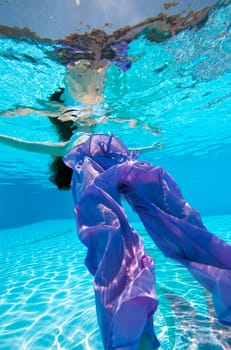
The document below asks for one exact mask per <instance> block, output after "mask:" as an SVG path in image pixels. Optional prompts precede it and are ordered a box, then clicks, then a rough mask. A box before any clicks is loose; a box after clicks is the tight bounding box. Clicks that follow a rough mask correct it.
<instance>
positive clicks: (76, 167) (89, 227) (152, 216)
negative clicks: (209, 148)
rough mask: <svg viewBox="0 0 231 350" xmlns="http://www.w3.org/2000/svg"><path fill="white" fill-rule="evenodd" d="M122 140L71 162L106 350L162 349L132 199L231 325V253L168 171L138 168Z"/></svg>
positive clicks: (81, 149)
mask: <svg viewBox="0 0 231 350" xmlns="http://www.w3.org/2000/svg"><path fill="white" fill-rule="evenodd" d="M137 156H138V153H137V152H131V153H130V154H129V152H128V150H127V148H126V146H125V145H124V144H123V143H122V142H121V141H120V140H119V139H118V138H116V137H114V136H111V135H104V134H95V135H91V136H89V138H88V139H87V140H86V141H85V142H83V143H82V144H80V145H78V146H77V147H75V148H74V149H73V150H72V151H71V152H70V153H69V154H68V155H67V156H65V157H64V161H65V163H66V165H67V166H69V167H71V168H72V169H73V183H72V190H73V197H74V202H75V213H76V221H77V229H78V235H79V238H80V240H81V241H82V242H83V244H85V245H86V246H87V248H88V252H87V256H86V260H85V263H86V266H87V268H88V270H89V271H90V273H91V274H92V275H94V290H95V300H96V310H97V317H98V323H99V327H100V330H101V335H102V339H103V344H104V348H105V349H110V350H111V349H117V350H119V349H121V350H122V349H126V350H128V349H129V350H133V349H137V348H138V344H139V342H140V339H141V336H142V334H146V335H148V336H149V337H150V339H151V341H152V345H153V349H154V348H157V347H158V346H159V342H158V340H157V338H156V336H155V333H154V328H153V319H152V316H153V314H154V312H155V310H156V308H157V304H158V302H157V297H156V293H155V280H154V270H153V266H154V263H153V259H152V258H151V257H150V256H149V255H147V254H145V252H144V247H143V244H142V242H141V239H140V237H139V235H138V233H137V232H136V231H135V230H134V229H133V228H132V227H131V225H130V224H129V223H128V220H127V217H126V214H125V212H124V209H123V207H122V205H121V198H125V199H126V200H127V201H128V203H129V204H130V205H131V206H132V208H133V209H134V211H135V212H136V213H138V215H139V217H140V219H141V220H142V222H143V224H144V226H145V228H146V230H147V232H148V233H149V235H150V236H151V238H152V239H153V241H154V242H155V244H156V245H157V246H158V247H159V249H160V250H161V251H162V252H163V253H164V254H165V256H167V257H169V258H172V259H174V260H176V261H178V262H180V263H182V264H183V265H184V266H185V267H187V268H188V269H189V271H190V272H191V273H192V275H193V276H194V277H195V278H196V279H197V280H198V281H199V282H200V283H201V284H202V285H203V286H204V287H205V288H207V289H208V290H209V291H210V292H211V293H212V296H213V301H214V307H215V310H216V313H217V317H218V319H219V320H220V322H223V323H225V324H230V325H231V297H230V292H231V246H230V245H228V244H227V243H225V242H224V241H222V240H221V239H219V238H218V237H216V236H215V235H213V234H212V233H210V232H208V230H207V229H206V228H205V227H204V225H203V223H202V221H201V219H200V215H199V213H198V212H197V211H196V210H195V209H193V208H192V207H191V206H190V205H189V204H188V203H187V202H186V201H185V200H184V198H183V197H182V194H181V191H180V189H179V187H178V186H177V184H176V183H175V182H174V180H173V179H172V177H171V176H170V175H169V174H168V173H167V172H166V171H165V170H164V169H163V168H161V167H159V166H153V165H151V164H149V163H147V162H140V161H137V160H136V158H137Z"/></svg>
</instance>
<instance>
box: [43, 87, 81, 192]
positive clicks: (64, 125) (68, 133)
mask: <svg viewBox="0 0 231 350" xmlns="http://www.w3.org/2000/svg"><path fill="white" fill-rule="evenodd" d="M63 92H64V89H63V88H60V89H59V91H57V92H54V93H53V94H52V95H51V96H50V101H57V102H61V103H62V102H63V101H62V100H61V95H62V94H63ZM49 119H50V121H51V123H52V124H54V126H55V128H56V131H57V133H58V135H59V140H60V141H68V140H70V138H71V137H72V134H73V131H74V130H76V129H77V126H74V122H73V121H72V120H68V121H65V122H63V121H60V120H59V119H58V118H52V117H49ZM49 168H50V171H51V176H50V177H49V180H50V181H51V182H52V183H53V184H55V185H56V186H57V187H58V189H59V190H68V189H70V187H71V178H72V173H73V170H72V169H71V168H69V167H68V166H66V164H65V163H64V162H63V159H62V157H54V158H53V161H52V162H51V164H50V166H49Z"/></svg>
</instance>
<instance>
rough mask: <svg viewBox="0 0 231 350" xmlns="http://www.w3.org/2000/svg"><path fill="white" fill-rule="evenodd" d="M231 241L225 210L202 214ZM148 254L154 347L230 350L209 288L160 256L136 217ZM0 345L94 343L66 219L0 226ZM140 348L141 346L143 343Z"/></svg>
mask: <svg viewBox="0 0 231 350" xmlns="http://www.w3.org/2000/svg"><path fill="white" fill-rule="evenodd" d="M203 221H204V223H205V225H206V226H207V227H208V229H209V230H210V231H211V232H214V233H216V234H217V235H219V236H220V237H221V238H223V239H225V240H226V241H227V242H229V243H231V215H230V216H229V215H226V216H213V217H207V218H204V220H203ZM134 227H135V228H136V230H137V231H138V232H139V233H140V234H141V236H142V238H143V240H144V244H145V247H146V251H147V252H148V253H149V254H151V255H152V256H153V257H154V260H155V272H156V283H157V285H156V288H157V294H158V297H159V308H158V311H157V312H156V314H155V317H154V323H155V331H156V334H157V336H158V339H159V340H160V342H161V349H164V350H173V349H175V350H183V349H190V350H194V349H195V350H196V349H201V350H202V349H203V350H205V349H208V350H211V349H216V350H218V349H230V348H231V328H230V327H226V326H224V325H221V324H219V322H218V321H217V320H216V317H215V314H214V311H213V307H212V301H211V298H210V295H209V294H208V293H207V292H205V290H204V289H203V288H202V287H201V286H200V285H199V284H198V283H197V282H196V281H195V280H194V279H193V278H192V277H191V275H190V274H189V273H188V272H187V270H186V269H185V268H183V267H182V266H180V265H179V264H177V263H175V262H173V261H171V260H170V259H167V258H165V257H164V256H163V255H162V254H161V253H160V252H159V251H158V249H157V248H156V247H155V245H154V244H153V243H152V241H151V240H150V238H149V237H148V235H147V234H146V233H145V231H144V229H143V227H142V226H141V224H140V223H138V222H134ZM0 242H1V250H0V256H1V259H0V286H1V292H0V293H1V294H0V295H1V298H0V349H2V350H14V349H15V350H16V349H17V350H19V349H20V350H42V349H49V350H56V349H62V350H64V349H65V350H77V349H78V350H80V349H84V350H88V349H91V350H101V349H103V347H102V344H101V339H100V334H99V330H98V327H97V321H96V313H95V306H94V293H93V277H92V276H91V275H90V274H89V273H88V272H87V271H86V268H85V266H84V258H85V253H86V250H85V247H84V246H83V245H82V244H81V243H80V242H79V241H78V238H77V236H76V228H75V222H74V221H73V220H56V221H44V222H39V223H36V224H33V225H29V226H24V227H19V228H17V229H10V230H2V231H0ZM144 350H145V349H144Z"/></svg>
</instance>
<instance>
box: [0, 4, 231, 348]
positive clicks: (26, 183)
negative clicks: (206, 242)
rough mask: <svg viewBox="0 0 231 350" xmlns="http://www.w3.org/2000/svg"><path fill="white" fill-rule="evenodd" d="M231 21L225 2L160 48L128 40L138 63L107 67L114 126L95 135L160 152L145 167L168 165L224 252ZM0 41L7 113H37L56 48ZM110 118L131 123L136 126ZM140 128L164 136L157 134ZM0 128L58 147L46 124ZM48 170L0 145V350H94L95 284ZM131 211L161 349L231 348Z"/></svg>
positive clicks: (16, 121) (226, 332) (199, 292)
mask: <svg viewBox="0 0 231 350" xmlns="http://www.w3.org/2000/svg"><path fill="white" fill-rule="evenodd" d="M230 12H231V7H230V5H227V6H225V7H221V8H219V9H217V10H214V11H211V14H210V16H209V19H208V21H207V22H206V23H205V24H204V25H203V26H202V27H201V28H200V29H198V28H191V29H188V30H185V31H182V32H181V33H179V34H178V35H176V36H175V37H172V38H170V39H168V40H166V41H165V42H163V43H159V44H157V43H153V42H152V43H151V42H149V41H148V40H147V39H146V38H145V37H142V36H141V37H140V38H138V39H137V40H134V41H133V42H132V43H131V44H130V45H129V55H131V56H134V57H135V56H137V55H138V56H140V58H139V60H137V61H135V62H133V64H132V67H131V69H130V70H129V71H128V72H122V71H121V70H119V69H118V67H115V66H111V67H109V68H108V71H107V81H106V85H105V91H104V93H105V100H104V101H103V105H102V106H100V108H101V107H102V108H106V109H108V110H112V112H111V120H110V121H109V122H108V123H107V124H99V125H98V126H97V130H96V131H97V132H108V131H111V132H113V133H115V134H116V135H118V136H119V137H121V138H122V139H123V141H125V142H126V143H127V144H128V146H130V147H140V146H141V145H148V144H150V143H152V142H158V143H159V144H163V148H161V149H158V150H154V151H152V152H150V153H148V154H146V155H145V156H144V158H145V159H146V160H148V161H150V162H152V163H155V164H160V165H162V166H164V167H165V168H166V169H167V170H168V171H169V172H170V173H171V174H172V175H173V176H174V178H175V179H176V180H177V182H178V184H179V185H180V187H181V188H182V190H183V194H184V196H185V197H186V199H187V200H188V201H189V202H190V204H192V205H193V206H194V207H195V208H197V209H198V210H199V211H200V213H201V215H202V217H203V222H204V224H205V225H206V227H207V228H208V229H209V230H210V231H211V232H213V233H215V234H216V235H218V236H219V237H221V238H222V239H223V240H225V241H226V242H228V243H230V244H231V205H230V196H231V186H230V175H231V132H230V130H231V112H230V111H231V93H230V91H231V90H230V81H231V69H230V68H231V60H230V55H231V38H230V14H231V13H230ZM0 43H1V46H0V53H1V55H0V74H1V81H0V89H1V98H0V110H1V111H2V113H3V112H4V111H6V110H10V109H11V110H12V111H13V110H14V109H15V108H16V107H17V106H33V107H38V105H39V101H41V100H46V99H47V96H49V95H50V94H51V93H52V92H53V91H55V90H57V89H58V88H59V87H60V85H62V81H63V76H64V67H62V66H60V65H59V64H58V63H57V62H55V61H52V60H50V58H49V57H48V56H47V52H48V51H51V50H52V45H50V44H44V43H38V42H34V41H31V40H29V41H28V40H25V41H22V40H21V41H18V40H14V39H12V38H0ZM32 58H33V59H32ZM114 118H115V119H116V118H120V119H121V120H122V121H123V118H124V119H125V120H127V119H136V120H137V125H136V127H135V128H129V124H128V123H127V122H126V121H124V123H116V122H114V121H113V119H114ZM147 124H148V125H149V126H151V127H152V129H153V130H158V131H159V132H157V133H156V135H155V136H153V135H152V134H151V133H150V132H149V130H148V129H147V128H146V125H147ZM0 130H1V131H0V133H4V134H8V135H11V136H15V137H21V138H23V139H27V140H35V141H47V140H50V141H56V140H57V135H56V133H55V130H54V128H53V127H52V125H51V124H50V122H49V120H48V118H46V117H42V116H39V115H37V114H31V115H29V116H23V117H22V116H17V115H16V116H13V117H0ZM49 162H50V158H49V157H47V156H42V155H41V156H37V155H35V154H28V153H25V152H23V151H19V150H14V149H10V148H7V147H6V146H3V145H0V168H1V172H0V183H1V187H0V349H2V350H18V349H20V350H43V349H51V350H56V349H57V350H58V349H62V350H64V349H65V350H81V349H83V350H88V349H90V350H101V349H102V343H101V339H100V334H99V330H98V326H97V321H96V313H95V306H94V294H93V278H92V276H91V275H90V274H89V273H88V272H87V271H86V268H85V266H84V258H85V254H86V250H85V247H83V245H81V243H80V242H79V241H78V238H77V234H76V227H75V222H74V215H73V210H72V199H71V194H70V193H69V192H68V193H66V192H65V193H62V192H58V191H57V190H56V189H55V188H54V187H53V186H52V184H51V183H50V182H49V181H48V176H49V174H48V173H49V172H48V164H49ZM127 211H128V216H129V219H130V221H131V222H132V225H133V226H134V227H135V228H136V230H137V231H138V232H139V234H140V235H141V237H142V239H143V241H144V245H145V247H146V251H147V252H148V253H149V254H151V255H152V256H153V258H154V261H155V273H156V283H157V286H156V288H157V293H158V298H159V308H158V311H157V312H156V314H155V317H154V323H155V331H156V334H157V336H158V339H159V340H160V342H161V349H163V350H173V349H175V350H183V349H190V350H194V349H195V350H197V349H201V350H202V349H203V350H205V349H207V350H210V349H216V350H218V349H219V350H220V349H230V348H231V329H230V327H227V326H224V325H221V324H219V322H218V321H217V320H216V317H215V314H214V311H213V307H212V302H211V298H210V295H209V294H208V293H207V292H206V291H205V290H204V289H203V288H202V287H201V286H200V285H199V284H198V283H197V282H196V281H195V280H194V279H193V278H192V277H191V275H190V274H189V273H188V272H187V271H186V270H185V269H184V268H183V267H182V266H180V265H178V264H177V263H175V262H173V261H171V260H169V259H167V258H165V257H164V256H163V255H162V254H161V253H160V252H159V250H158V249H157V248H156V246H155V245H154V244H153V243H152V241H151V240H150V238H149V237H148V235H147V233H146V232H145V230H144V228H143V226H142V225H141V224H140V222H139V221H137V217H136V216H135V215H134V214H133V213H132V212H131V211H130V210H129V208H127ZM144 350H145V349H144Z"/></svg>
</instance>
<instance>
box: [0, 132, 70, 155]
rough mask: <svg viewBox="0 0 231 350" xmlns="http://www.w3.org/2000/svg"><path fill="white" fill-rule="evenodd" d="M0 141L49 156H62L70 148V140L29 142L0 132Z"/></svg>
mask: <svg viewBox="0 0 231 350" xmlns="http://www.w3.org/2000/svg"><path fill="white" fill-rule="evenodd" d="M0 143H2V144H4V145H7V146H10V147H14V148H17V149H21V150H23V151H28V152H35V153H45V154H49V155H51V156H57V157H63V156H64V155H65V154H66V153H67V152H68V151H69V150H70V148H71V145H70V142H69V141H67V142H57V143H51V142H30V141H25V140H22V139H18V138H15V137H11V136H6V135H2V134H0Z"/></svg>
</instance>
